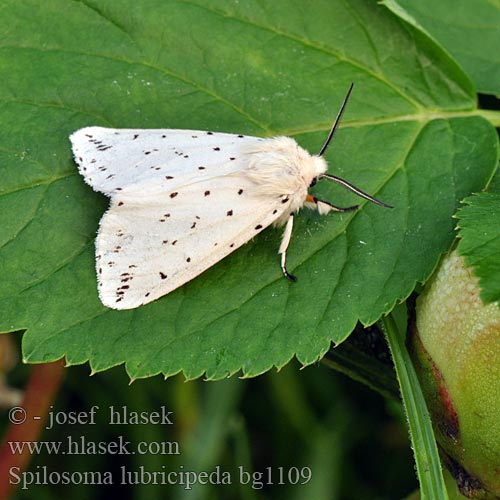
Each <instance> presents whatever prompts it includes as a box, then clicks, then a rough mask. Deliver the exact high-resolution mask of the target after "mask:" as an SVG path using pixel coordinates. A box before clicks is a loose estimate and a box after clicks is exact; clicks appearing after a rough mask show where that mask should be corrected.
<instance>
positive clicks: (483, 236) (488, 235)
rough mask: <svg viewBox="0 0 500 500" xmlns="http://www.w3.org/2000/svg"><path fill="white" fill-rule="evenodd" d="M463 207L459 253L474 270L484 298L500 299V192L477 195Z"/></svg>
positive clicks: (459, 214)
mask: <svg viewBox="0 0 500 500" xmlns="http://www.w3.org/2000/svg"><path fill="white" fill-rule="evenodd" d="M464 204H465V206H464V207H463V208H461V209H460V210H459V211H458V213H457V218H458V219H459V223H458V228H459V230H460V233H459V236H460V238H461V239H460V242H459V244H458V253H459V254H460V255H463V256H465V263H466V264H467V265H468V266H472V267H473V268H474V270H473V273H474V274H475V275H476V276H477V277H478V278H479V286H480V287H481V294H480V296H481V299H482V300H483V301H484V302H494V301H496V300H500V192H496V193H480V194H476V195H473V196H470V197H468V198H466V199H465V200H464Z"/></svg>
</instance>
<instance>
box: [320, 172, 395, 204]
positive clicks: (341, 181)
mask: <svg viewBox="0 0 500 500" xmlns="http://www.w3.org/2000/svg"><path fill="white" fill-rule="evenodd" d="M319 178H320V179H328V180H330V181H333V182H337V183H338V184H341V185H342V186H344V187H345V188H347V189H349V190H350V191H352V192H353V193H356V194H357V195H358V196H361V198H364V199H365V200H368V201H371V202H372V203H375V204H376V205H380V206H381V207H385V208H394V207H393V206H392V205H388V204H387V203H384V202H383V201H380V200H377V198H374V197H373V196H370V195H369V194H368V193H365V192H364V191H361V189H359V188H357V187H356V186H354V185H353V184H351V183H350V182H347V181H346V180H344V179H341V178H340V177H337V176H336V175H331V174H321V175H320V176H319Z"/></svg>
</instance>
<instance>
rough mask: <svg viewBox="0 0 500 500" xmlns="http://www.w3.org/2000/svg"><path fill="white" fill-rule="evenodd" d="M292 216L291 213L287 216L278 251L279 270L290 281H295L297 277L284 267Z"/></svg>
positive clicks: (290, 235)
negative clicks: (279, 259) (279, 258)
mask: <svg viewBox="0 0 500 500" xmlns="http://www.w3.org/2000/svg"><path fill="white" fill-rule="evenodd" d="M293 217H294V215H293V214H290V217H288V220H287V222H286V226H285V230H284V231H283V236H282V238H281V243H280V249H279V250H278V253H280V254H281V270H282V271H283V274H284V275H285V278H288V279H289V280H290V281H297V278H296V277H295V276H294V275H293V274H290V273H289V272H288V271H287V268H286V251H287V249H288V245H289V244H290V239H291V238H292V229H293Z"/></svg>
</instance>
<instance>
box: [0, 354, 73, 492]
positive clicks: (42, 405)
mask: <svg viewBox="0 0 500 500" xmlns="http://www.w3.org/2000/svg"><path fill="white" fill-rule="evenodd" d="M64 373H65V369H64V361H63V360H59V361H55V362H54V363H44V364H40V365H33V368H32V369H31V375H30V379H29V380H28V384H27V386H26V390H25V393H24V399H23V402H22V403H21V408H23V409H24V410H25V412H26V413H25V415H26V421H25V422H23V423H21V424H13V423H11V424H10V425H9V427H8V429H7V434H6V436H5V438H4V440H3V443H2V446H1V448H0V500H7V499H8V498H9V496H10V494H11V491H12V488H13V486H14V485H12V484H10V482H9V477H10V471H11V470H12V467H19V469H17V471H20V472H22V471H24V470H26V468H27V467H28V465H29V462H30V460H31V454H30V453H29V450H26V448H25V450H24V451H23V453H17V454H13V453H12V450H11V447H10V445H9V442H12V441H37V440H38V438H39V437H40V435H41V434H42V432H43V428H44V426H45V421H46V420H47V416H48V413H49V409H50V405H51V404H52V403H53V401H54V399H55V397H56V394H57V392H58V390H59V387H60V385H61V383H62V380H63V376H64ZM13 416H15V417H16V418H19V417H20V416H22V411H18V412H16V413H15V414H14V415H13ZM36 416H40V417H41V418H40V419H39V420H36V419H34V418H33V417H36ZM11 422H12V420H11ZM17 471H16V472H17Z"/></svg>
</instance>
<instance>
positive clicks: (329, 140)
mask: <svg viewBox="0 0 500 500" xmlns="http://www.w3.org/2000/svg"><path fill="white" fill-rule="evenodd" d="M353 88H354V83H351V86H350V87H349V90H348V91H347V94H346V96H345V97H344V102H343V103H342V106H340V109H339V112H338V113H337V118H335V121H334V122H333V126H332V129H331V130H330V133H329V134H328V137H327V138H326V142H325V143H324V144H323V147H322V148H321V150H320V152H319V153H318V156H323V153H324V152H325V151H326V150H327V148H328V146H329V145H330V142H331V140H332V139H333V134H335V130H337V127H338V125H339V123H340V120H341V119H342V115H343V114H344V109H345V107H346V105H347V101H348V100H349V97H350V96H351V92H352V89H353Z"/></svg>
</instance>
